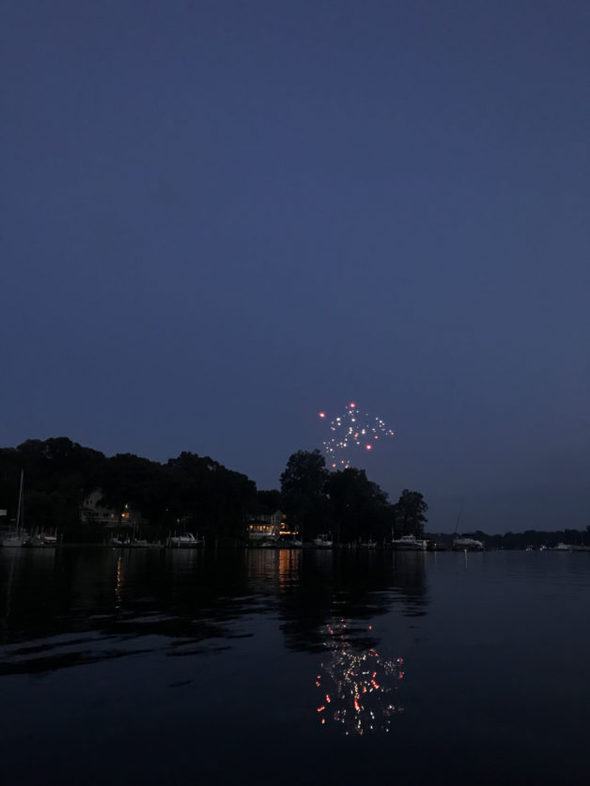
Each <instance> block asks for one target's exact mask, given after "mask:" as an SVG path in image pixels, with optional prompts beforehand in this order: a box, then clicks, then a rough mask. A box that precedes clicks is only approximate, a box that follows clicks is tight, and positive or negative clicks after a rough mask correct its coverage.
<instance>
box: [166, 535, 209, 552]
mask: <svg viewBox="0 0 590 786" xmlns="http://www.w3.org/2000/svg"><path fill="white" fill-rule="evenodd" d="M168 545H169V546H170V547H171V548H173V549H197V548H199V547H200V546H204V545H205V539H204V538H199V537H195V536H194V535H193V533H192V532H185V533H184V535H172V536H171V537H170V538H168Z"/></svg>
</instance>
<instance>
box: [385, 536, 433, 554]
mask: <svg viewBox="0 0 590 786" xmlns="http://www.w3.org/2000/svg"><path fill="white" fill-rule="evenodd" d="M427 545H428V544H427V541H426V540H424V538H417V537H416V536H415V535H402V536H401V538H395V539H394V540H392V541H391V546H392V548H394V549H395V550H396V551H426V547H427Z"/></svg>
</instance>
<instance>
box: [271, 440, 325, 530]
mask: <svg viewBox="0 0 590 786" xmlns="http://www.w3.org/2000/svg"><path fill="white" fill-rule="evenodd" d="M328 477H329V472H328V470H327V469H326V462H325V461H324V457H323V456H322V454H321V453H320V451H319V450H312V451H306V450H298V451H297V453H293V454H292V455H291V456H290V457H289V460H288V462H287V466H286V468H285V471H284V472H283V473H282V475H281V496H282V505H283V509H284V511H285V513H286V514H287V516H288V517H289V518H290V519H291V520H292V521H293V522H294V523H295V524H297V525H298V526H299V528H300V530H301V531H302V533H303V536H304V537H305V538H311V537H313V536H314V535H316V534H317V533H318V532H322V531H324V530H326V529H329V525H330V522H329V519H328V512H329V511H328V498H327V496H326V483H327V481H328Z"/></svg>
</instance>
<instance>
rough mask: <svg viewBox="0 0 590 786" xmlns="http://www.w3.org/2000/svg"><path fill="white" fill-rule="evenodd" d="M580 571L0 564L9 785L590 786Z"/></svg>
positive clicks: (589, 639) (395, 558) (487, 563)
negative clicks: (589, 785)
mask: <svg viewBox="0 0 590 786" xmlns="http://www.w3.org/2000/svg"><path fill="white" fill-rule="evenodd" d="M589 611H590V554H586V553H573V554H568V553H549V552H545V553H530V552H529V553H516V552H513V553H510V552H506V553H501V552H498V553H490V554H469V555H463V554H453V553H442V554H411V553H408V554H399V555H395V554H392V553H381V552H368V553H367V552H365V553H359V554H357V553H349V552H334V553H332V552H329V551H307V550H304V551H280V552H276V551H267V550H252V551H249V552H219V553H212V552H207V551H205V552H192V553H191V552H170V551H142V550H136V551H126V552H125V551H115V550H102V549H86V550H83V549H73V548H72V549H62V550H57V551H56V552H53V551H51V550H49V551H37V552H35V551H28V552H27V551H26V550H22V551H17V550H12V551H9V550H4V551H2V550H0V623H1V627H0V707H1V710H2V711H1V713H0V782H1V783H2V784H11V785H12V784H54V783H55V784H58V783H59V784H64V783H74V784H77V783H83V784H209V783H211V784H213V783H220V784H233V783H240V784H248V783H252V784H275V783H276V784H280V783H282V784H289V783H302V784H332V783H334V784H340V785H342V786H347V785H348V784H359V783H384V784H389V783H392V784H446V783H449V784H459V785H462V784H531V786H532V785H533V784H534V786H539V784H587V783H588V782H590V754H589V753H588V732H589V730H590V668H589V667H590V630H589V624H588V623H589V620H590V614H589Z"/></svg>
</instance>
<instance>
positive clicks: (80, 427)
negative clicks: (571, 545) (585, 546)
mask: <svg viewBox="0 0 590 786" xmlns="http://www.w3.org/2000/svg"><path fill="white" fill-rule="evenodd" d="M2 17H3V24H2V28H3V31H2V38H3V40H2V46H1V47H0V49H1V52H2V54H1V62H0V72H1V79H2V106H3V110H2V114H3V121H2V127H1V138H0V141H1V146H2V153H3V155H2V158H3V171H2V180H1V182H2V206H1V207H2V211H1V223H0V253H1V257H2V267H1V281H0V319H1V324H2V377H3V384H2V402H3V403H2V412H3V418H2V428H1V433H0V444H2V445H3V446H8V445H16V444H18V443H20V442H22V441H23V440H25V439H27V438H30V437H36V438H47V437H50V436H62V435H63V436H69V437H71V438H72V439H74V440H76V441H78V442H81V443H82V444H85V445H88V446H90V447H94V448H97V449H99V450H102V451H104V452H105V453H107V454H109V455H110V454H113V453H116V452H133V453H137V454H140V455H144V456H147V457H149V458H152V459H157V460H166V459H167V458H169V457H171V456H174V455H177V454H178V453H179V452H180V451H181V450H192V451H194V452H197V453H199V454H201V455H205V454H207V455H210V456H212V457H213V458H215V459H217V460H218V461H221V462H222V463H224V464H225V465H226V466H228V467H231V468H232V469H236V470H239V471H242V472H245V473H247V474H248V475H249V476H250V477H252V478H253V479H254V480H256V482H257V483H258V485H259V487H263V488H264V487H272V486H276V485H277V484H278V478H279V474H280V472H281V471H282V469H283V468H284V466H285V463H286V460H287V458H288V456H289V455H290V454H291V453H292V452H294V451H295V450H297V449H299V448H305V449H311V448H314V447H320V446H321V442H322V440H323V439H324V437H325V436H326V424H325V423H324V422H323V421H321V420H320V419H318V418H317V412H318V410H326V411H327V412H328V413H329V414H333V413H337V412H339V411H342V410H343V408H344V406H345V405H346V403H347V402H348V401H349V400H352V399H354V400H356V401H358V402H359V405H361V406H362V407H363V408H364V409H366V410H368V411H370V412H372V413H374V414H375V415H379V416H381V417H382V418H383V419H384V420H386V421H387V422H388V424H389V425H391V427H392V428H394V429H395V431H396V437H395V438H394V439H393V440H391V441H389V442H388V443H387V444H385V443H384V444H382V445H380V449H379V450H375V451H373V452H372V453H371V454H370V455H369V454H366V455H363V454H362V453H359V461H358V462H357V463H358V465H360V466H364V467H365V468H366V469H367V472H368V474H369V477H371V478H372V479H374V480H376V481H377V482H378V483H380V484H381V485H382V486H383V488H384V489H386V490H387V491H388V492H390V494H391V495H392V496H393V497H397V495H398V494H399V492H400V490H401V489H402V488H404V487H410V488H415V489H418V490H421V491H422V492H423V493H424V494H425V496H426V498H427V501H429V502H430V504H431V515H430V526H431V528H433V529H441V530H449V529H450V530H452V529H454V527H455V518H456V516H457V512H458V510H459V508H460V507H461V506H463V519H462V523H463V526H464V528H466V529H467V528H475V527H482V528H484V529H487V530H488V531H490V532H496V531H505V530H506V529H509V528H512V529H525V528H527V527H538V528H558V527H564V526H572V527H582V526H586V525H587V524H588V523H590V451H589V447H590V438H589V431H590V416H589V409H588V402H589V393H590V361H589V353H588V347H589V343H590V341H589V340H590V309H589V308H588V299H589V292H590V255H589V250H590V232H589V223H588V207H589V186H588V184H589V182H590V171H589V170H590V166H589V163H590V161H589V147H588V140H589V139H590V110H589V104H588V87H589V84H590V80H589V76H590V69H589V55H588V52H589V51H590V47H589V43H590V42H589V36H588V30H589V29H590V6H588V3H586V2H581V1H580V2H572V1H571V0H565V1H564V0H561V1H559V2H558V0H551V1H550V2H543V0H534V2H533V1H532V0H531V1H530V2H519V1H518V0H511V2H497V3H489V2H478V1H477V0H465V1H464V2H463V1H461V2H445V1H444V0H443V1H442V2H435V1H434V0H431V1H430V2H420V0H407V1H406V0H404V1H403V2H393V1H392V0H389V1H388V2H371V1H370V0H369V1H368V2H363V3H359V2H356V1H355V2H350V1H348V0H329V1H327V0H325V1H323V2H322V0H313V2H312V1H311V0H310V1H309V2H305V1H304V0H299V1H298V2H280V3H277V2H275V0H269V1H268V2H258V1H257V0H253V2H249V3H245V2H237V0H232V1H231V2H223V0H214V1H211V2H207V1H203V2H191V1H190V0H183V1H182V2H181V1H180V0H178V1H177V2H175V1H174V0H169V1H168V2H155V1H154V0H152V1H149V0H144V1H143V2H139V0H130V1H129V2H124V1H123V2H122V0H113V1H112V2H111V1H110V0H100V1H98V0H96V2H88V1H85V0H82V1H80V0H71V1H70V2H63V1H62V2H60V0H56V1H55V2H51V3H46V2H40V1H39V0H38V1H37V2H30V3H23V2H22V0H4V2H3V3H2Z"/></svg>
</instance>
